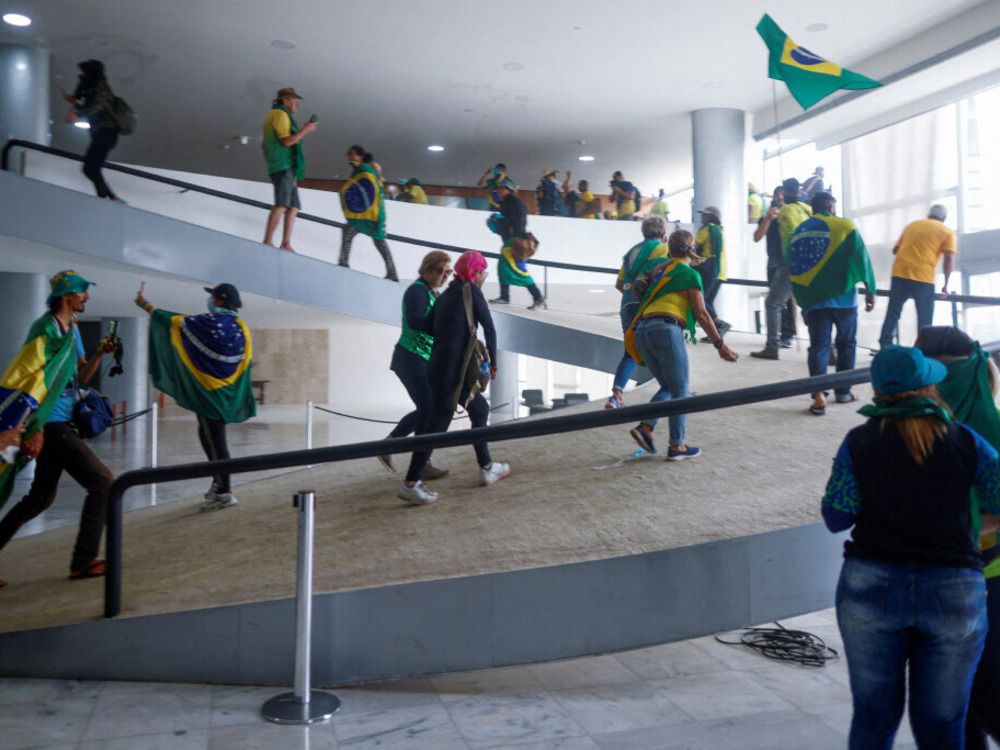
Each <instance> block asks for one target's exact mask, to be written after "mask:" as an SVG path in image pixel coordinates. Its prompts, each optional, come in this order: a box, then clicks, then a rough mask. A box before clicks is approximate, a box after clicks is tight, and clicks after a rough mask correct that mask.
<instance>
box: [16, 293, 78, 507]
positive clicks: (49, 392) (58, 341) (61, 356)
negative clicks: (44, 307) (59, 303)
mask: <svg viewBox="0 0 1000 750" xmlns="http://www.w3.org/2000/svg"><path fill="white" fill-rule="evenodd" d="M75 372H76V337H75V335H74V334H73V331H72V329H71V330H69V331H67V332H66V333H65V334H64V333H62V332H60V330H59V326H58V325H57V324H56V321H55V318H53V317H52V316H51V315H50V314H48V313H46V314H45V315H43V316H42V317H40V318H39V319H38V320H36V321H35V322H34V323H33V324H32V326H31V329H30V330H29V331H28V339H27V341H26V342H25V344H24V346H22V347H21V350H20V351H19V352H18V353H17V356H16V357H14V361H13V362H11V363H10V365H9V366H8V367H7V371H6V372H5V373H4V374H3V379H2V380H0V430H9V429H10V428H12V427H15V426H16V425H17V424H18V423H19V422H20V421H21V419H22V418H23V417H24V415H25V412H28V413H29V416H28V419H27V421H26V422H25V430H24V435H25V437H28V436H30V435H33V434H34V433H36V432H38V431H39V430H40V429H42V427H43V426H44V425H45V423H46V421H48V418H49V415H50V414H51V413H52V409H53V408H54V407H55V405H56V401H57V400H58V398H59V395H60V394H61V393H62V392H63V391H65V390H66V387H67V386H68V385H69V382H70V380H71V379H72V377H73V373H75ZM27 463H28V461H27V460H26V459H25V458H24V457H23V456H18V457H17V460H16V461H15V463H13V464H5V463H0V508H2V507H3V505H4V503H6V502H7V499H8V498H9V497H10V493H11V491H12V490H13V489H14V479H15V477H16V476H17V474H18V473H19V472H20V471H21V469H23V468H24V466H25V464H27Z"/></svg>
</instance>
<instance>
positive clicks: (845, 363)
mask: <svg viewBox="0 0 1000 750" xmlns="http://www.w3.org/2000/svg"><path fill="white" fill-rule="evenodd" d="M805 319H806V325H807V326H808V327H809V357H808V362H809V374H810V375H812V376H816V375H825V374H826V369H827V367H828V366H829V364H830V335H831V333H832V332H833V327H834V326H836V327H837V337H836V338H835V339H834V341H833V344H834V346H835V347H836V348H837V372H841V371H842V370H853V369H854V348H855V345H856V343H857V339H856V334H857V332H858V308H856V307H820V308H816V309H813V310H810V311H809V312H807V313H805ZM850 392H851V389H850V388H837V389H836V394H837V395H838V396H846V395H848V394H849V393H850ZM813 395H814V396H815V395H816V394H813Z"/></svg>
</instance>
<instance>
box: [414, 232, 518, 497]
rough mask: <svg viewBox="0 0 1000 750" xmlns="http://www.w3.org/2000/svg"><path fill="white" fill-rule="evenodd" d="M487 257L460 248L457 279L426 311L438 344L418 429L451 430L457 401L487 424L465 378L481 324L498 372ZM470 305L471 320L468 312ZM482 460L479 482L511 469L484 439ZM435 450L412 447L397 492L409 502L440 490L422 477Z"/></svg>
mask: <svg viewBox="0 0 1000 750" xmlns="http://www.w3.org/2000/svg"><path fill="white" fill-rule="evenodd" d="M486 275H487V271H486V258H484V257H483V256H482V254H481V253H477V252H475V251H469V252H465V253H462V255H461V257H459V259H458V260H457V261H456V262H455V280H454V281H452V282H451V284H450V285H449V286H448V288H447V289H446V290H445V291H444V292H443V293H442V294H441V296H440V297H439V298H438V301H437V302H436V303H435V304H434V307H433V309H431V311H430V313H429V314H428V315H427V322H426V329H427V331H428V332H430V334H431V335H432V336H433V337H434V346H433V348H432V349H431V357H430V360H429V361H428V363H427V379H428V382H429V383H430V386H431V406H430V409H428V411H427V413H425V414H421V415H420V429H419V431H418V434H420V435H424V434H427V433H431V432H447V430H448V426H449V425H450V424H451V418H452V415H453V414H454V413H455V408H456V407H457V406H463V407H464V408H465V410H466V412H468V414H469V421H470V422H471V423H472V426H473V427H485V426H486V424H487V422H488V421H489V416H490V406H489V404H488V403H487V402H486V399H485V398H483V394H482V393H480V392H479V391H478V389H476V388H473V389H471V390H470V388H469V387H468V385H466V384H465V382H464V380H465V366H466V365H467V361H466V358H465V355H466V351H467V348H468V344H469V337H470V336H474V335H475V331H477V330H478V329H479V326H482V328H483V332H484V333H485V334H486V350H487V353H488V356H489V362H488V363H484V364H485V365H486V366H488V367H489V371H490V379H495V378H496V373H497V368H496V364H495V362H496V358H497V334H496V329H495V328H494V327H493V318H492V316H491V315H490V308H489V305H488V304H486V298H485V297H484V296H483V292H482V290H481V289H480V287H482V285H483V282H484V281H485V280H486ZM470 309H471V318H472V320H471V322H470V320H469V312H470ZM473 448H475V451H476V461H477V463H478V464H479V483H480V484H481V485H482V486H484V487H488V486H490V485H492V484H496V483H497V482H499V481H500V480H501V479H503V478H504V477H506V476H508V475H509V474H510V465H508V464H505V463H501V462H500V461H494V460H493V459H492V458H491V456H490V449H489V446H487V444H486V443H475V444H474V445H473ZM430 457H431V451H417V452H414V454H413V457H412V458H411V459H410V468H409V471H407V472H406V481H404V482H403V486H402V487H400V489H399V493H398V496H399V498H400V499H401V500H405V501H406V502H407V503H409V504H411V505H427V504H429V503H433V502H434V501H435V500H437V497H438V495H437V493H436V492H433V491H431V490H429V489H428V488H427V486H426V485H425V484H424V483H423V481H422V479H423V473H424V467H425V466H426V465H427V462H428V461H429V460H430Z"/></svg>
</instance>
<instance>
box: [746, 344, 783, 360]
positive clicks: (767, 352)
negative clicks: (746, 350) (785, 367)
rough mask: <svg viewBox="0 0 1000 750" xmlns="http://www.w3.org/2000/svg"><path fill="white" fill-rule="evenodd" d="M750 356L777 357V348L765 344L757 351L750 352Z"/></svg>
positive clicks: (761, 357)
mask: <svg viewBox="0 0 1000 750" xmlns="http://www.w3.org/2000/svg"><path fill="white" fill-rule="evenodd" d="M750 356H751V357H756V358H757V359H778V350H777V349H772V348H771V347H769V346H765V347H764V348H763V349H761V350H760V351H759V352H750Z"/></svg>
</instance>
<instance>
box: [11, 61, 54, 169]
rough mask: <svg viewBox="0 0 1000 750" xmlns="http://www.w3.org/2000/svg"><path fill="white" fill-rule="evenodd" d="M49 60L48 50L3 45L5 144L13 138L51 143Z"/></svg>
mask: <svg viewBox="0 0 1000 750" xmlns="http://www.w3.org/2000/svg"><path fill="white" fill-rule="evenodd" d="M49 59H50V53H49V51H48V50H46V49H40V48H38V47H25V46H22V45H19V44H0V140H2V142H3V143H6V142H7V141H8V140H10V139H11V138H20V139H22V140H26V141H34V142H35V143H42V144H45V145H48V144H49V142H50V141H51V130H50V128H49V78H50V73H49ZM0 145H2V144H0ZM12 168H13V167H12Z"/></svg>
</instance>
